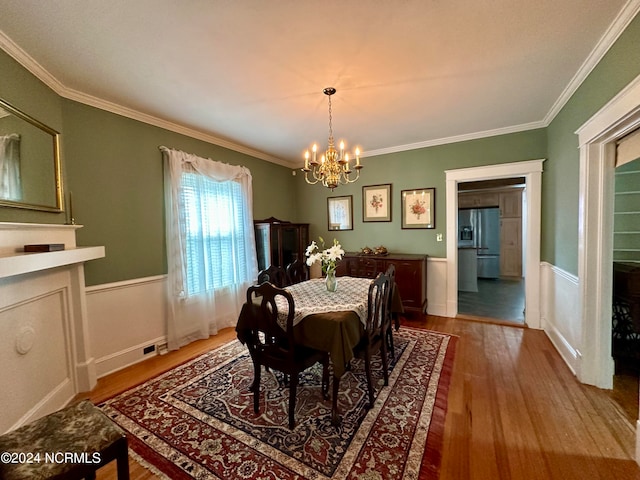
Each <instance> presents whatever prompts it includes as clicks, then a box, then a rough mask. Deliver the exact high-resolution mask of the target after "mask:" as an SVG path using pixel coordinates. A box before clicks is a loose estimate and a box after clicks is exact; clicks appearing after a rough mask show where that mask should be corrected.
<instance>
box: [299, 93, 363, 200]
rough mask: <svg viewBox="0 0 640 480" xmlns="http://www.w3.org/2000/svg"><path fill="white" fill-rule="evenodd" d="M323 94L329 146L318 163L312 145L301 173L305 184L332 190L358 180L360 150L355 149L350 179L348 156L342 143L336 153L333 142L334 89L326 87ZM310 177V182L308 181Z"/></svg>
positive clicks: (314, 148) (306, 154)
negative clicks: (327, 100) (327, 106)
mask: <svg viewBox="0 0 640 480" xmlns="http://www.w3.org/2000/svg"><path fill="white" fill-rule="evenodd" d="M323 92H324V94H325V95H327V96H328V97H329V146H328V147H327V149H326V151H325V152H324V155H322V156H321V157H320V161H319V162H318V160H317V157H316V154H317V150H318V146H317V145H316V144H313V147H311V152H312V153H311V156H309V150H307V151H306V152H305V153H304V168H303V169H302V171H303V172H304V179H305V180H306V181H307V183H309V184H311V185H314V184H316V183H318V182H320V183H321V184H322V185H323V186H325V187H327V188H330V189H331V190H333V189H334V188H336V187H337V186H338V185H340V184H343V185H346V184H347V183H353V182H355V181H356V180H358V178H359V177H360V169H361V168H362V165H360V150H359V149H358V148H356V151H355V157H356V164H355V165H354V166H353V168H354V169H355V171H356V176H355V178H351V174H352V173H353V170H351V167H350V165H349V154H348V153H345V151H344V142H342V141H341V142H340V151H337V150H336V147H335V144H334V141H333V126H332V124H331V120H332V118H331V95H333V94H334V93H336V89H335V88H333V87H327V88H325V89H324V90H323ZM310 176H311V180H310V179H309V177H310Z"/></svg>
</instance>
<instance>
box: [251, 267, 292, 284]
mask: <svg viewBox="0 0 640 480" xmlns="http://www.w3.org/2000/svg"><path fill="white" fill-rule="evenodd" d="M264 282H269V283H271V284H273V285H275V286H276V287H279V288H284V287H286V286H287V285H288V282H287V273H286V272H285V270H284V268H282V267H281V266H279V265H271V266H269V268H265V269H264V270H261V271H260V272H259V273H258V285H259V284H261V283H264Z"/></svg>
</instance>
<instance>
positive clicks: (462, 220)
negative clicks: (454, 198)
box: [458, 207, 500, 278]
mask: <svg viewBox="0 0 640 480" xmlns="http://www.w3.org/2000/svg"><path fill="white" fill-rule="evenodd" d="M458 246H459V247H467V248H469V247H473V248H475V249H476V250H477V253H478V255H477V257H478V278H498V277H499V276H500V209H499V208H498V207H490V208H465V209H461V210H458Z"/></svg>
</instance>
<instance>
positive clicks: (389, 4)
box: [0, 0, 640, 167]
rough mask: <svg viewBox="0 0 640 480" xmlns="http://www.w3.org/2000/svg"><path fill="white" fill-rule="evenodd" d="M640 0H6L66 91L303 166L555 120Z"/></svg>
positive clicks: (12, 20)
mask: <svg viewBox="0 0 640 480" xmlns="http://www.w3.org/2000/svg"><path fill="white" fill-rule="evenodd" d="M639 3H640V1H638V0H629V1H628V2H627V0H535V1H531V0H395V1H390V0H389V1H384V0H370V1H365V0H323V1H311V0H272V1H269V2H265V1H264V0H235V1H231V0H181V1H177V0H173V1H171V0H133V1H132V0H110V1H109V2H105V1H104V0H61V1H56V2H51V1H49V2H42V1H41V0H0V6H1V10H2V15H1V16H0V47H1V48H3V49H4V50H5V51H7V52H8V53H9V54H10V55H12V56H13V57H14V58H16V59H17V60H18V61H20V62H21V63H22V64H23V65H25V66H26V67H27V68H29V70H30V71H32V72H33V73H34V74H36V75H37V76H38V77H39V78H41V79H42V80H43V81H44V82H45V83H46V84H48V85H49V86H51V87H52V88H53V89H54V90H56V91H57V92H58V93H59V94H61V95H62V96H64V97H67V98H71V99H74V100H78V101H81V102H83V103H86V104H89V105H93V106H98V107H100V108H104V109H106V110H109V111H113V112H115V113H119V114H122V115H126V116H129V117H132V118H137V119H140V120H143V121H147V122H149V123H152V124H156V125H159V126H162V127H164V128H169V129H171V130H175V131H178V132H181V133H186V134H188V135H192V136H195V137H196V138H202V139H204V140H207V141H211V142H213V143H218V144H221V145H223V146H227V147H229V148H232V149H235V150H238V151H242V152H245V153H249V154H252V155H254V156H257V157H259V158H263V159H265V160H269V161H272V162H275V163H279V164H282V165H286V166H290V167H296V166H299V165H300V164H301V163H302V160H303V156H302V155H303V153H304V151H305V149H307V148H309V147H310V145H311V144H312V143H313V142H318V144H319V145H320V146H321V147H323V148H324V147H326V142H327V136H328V106H327V97H326V96H325V95H324V94H323V93H322V90H323V89H324V88H325V87H329V86H331V87H335V88H336V89H337V93H336V94H335V95H334V96H333V97H332V110H333V112H332V113H333V131H334V136H335V138H336V141H337V142H339V140H340V139H343V138H344V139H345V141H346V143H347V147H348V148H355V147H356V146H359V147H360V148H361V150H363V151H364V154H363V156H364V157H366V156H371V155H374V154H380V153H390V152H395V151H403V150H409V149H413V148H418V147H423V146H430V145H437V144H442V143H448V142H451V141H459V140H465V139H471V138H479V137H483V136H489V135H495V134H499V133H508V132H514V131H522V130H527V129H532V128H540V127H544V126H546V125H548V123H549V122H550V121H551V120H552V119H553V117H554V116H555V114H556V113H557V112H558V110H559V109H560V108H561V107H562V105H563V104H564V102H566V100H567V99H568V98H569V97H570V95H571V94H572V93H573V91H575V89H576V88H577V86H578V85H579V83H580V82H581V81H582V80H583V79H584V77H585V76H586V75H587V74H588V73H589V71H590V70H591V68H592V67H593V66H594V65H595V63H597V61H598V60H599V59H600V58H601V57H602V55H603V54H604V53H606V50H607V48H608V47H609V46H610V45H611V44H612V43H613V41H615V39H616V38H617V36H618V35H619V33H620V32H621V31H622V29H624V27H625V26H626V25H627V24H628V22H629V21H630V20H631V18H633V16H634V15H635V14H636V13H637V11H638V9H639V7H638V4H639Z"/></svg>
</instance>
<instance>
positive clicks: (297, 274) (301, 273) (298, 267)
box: [287, 258, 309, 285]
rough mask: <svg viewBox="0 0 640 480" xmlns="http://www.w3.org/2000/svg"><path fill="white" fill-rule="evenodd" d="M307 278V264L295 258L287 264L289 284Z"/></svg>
mask: <svg viewBox="0 0 640 480" xmlns="http://www.w3.org/2000/svg"><path fill="white" fill-rule="evenodd" d="M306 280H309V267H307V264H306V263H305V262H303V261H302V260H300V259H299V258H296V259H295V260H294V261H293V262H291V263H290V264H289V265H287V281H288V283H289V285H293V284H294V283H300V282H304V281H306Z"/></svg>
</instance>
